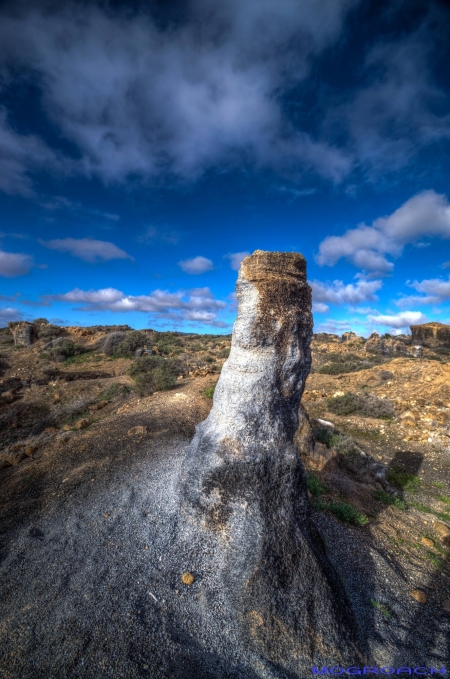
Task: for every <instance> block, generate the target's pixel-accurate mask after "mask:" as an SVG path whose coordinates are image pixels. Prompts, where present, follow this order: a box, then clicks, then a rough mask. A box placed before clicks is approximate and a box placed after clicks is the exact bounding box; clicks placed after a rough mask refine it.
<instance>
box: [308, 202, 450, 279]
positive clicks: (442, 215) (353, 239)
mask: <svg viewBox="0 0 450 679" xmlns="http://www.w3.org/2000/svg"><path fill="white" fill-rule="evenodd" d="M423 237H427V238H430V237H438V238H442V239H450V205H449V203H448V200H447V198H446V196H445V195H441V194H437V193H436V192H435V191H423V192H421V193H419V194H417V195H415V196H413V197H412V198H410V199H409V200H407V201H406V202H405V203H403V205H401V206H400V207H399V208H398V209H397V210H395V212H393V213H392V214H391V215H388V216H386V217H379V218H378V219H376V220H375V221H374V222H372V224H371V225H370V226H367V225H366V224H360V225H359V226H358V227H357V228H356V229H349V230H348V231H346V232H345V233H344V235H343V236H329V237H328V238H325V240H323V241H322V242H321V244H320V246H319V253H318V255H317V257H316V260H317V262H318V263H319V264H320V265H321V266H323V265H328V266H334V264H336V262H338V261H339V260H340V259H343V258H344V259H346V260H347V261H349V262H351V263H352V264H354V265H355V266H357V267H359V268H362V269H366V270H372V271H378V272H389V271H391V270H392V269H393V267H394V265H393V263H392V262H391V261H389V260H388V259H387V258H386V255H390V256H392V257H399V256H400V255H401V254H402V251H403V248H404V247H405V245H407V244H408V243H415V242H417V241H418V240H419V239H420V238H423Z"/></svg>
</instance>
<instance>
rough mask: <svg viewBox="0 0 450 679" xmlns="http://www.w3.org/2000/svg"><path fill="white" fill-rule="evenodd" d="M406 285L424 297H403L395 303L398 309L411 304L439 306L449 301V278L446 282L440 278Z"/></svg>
mask: <svg viewBox="0 0 450 679" xmlns="http://www.w3.org/2000/svg"><path fill="white" fill-rule="evenodd" d="M408 285H409V286H410V287H411V288H414V289H415V290H417V292H423V293H424V294H425V296H420V295H405V296H404V297H402V298H401V299H399V300H398V301H397V302H396V304H397V306H399V307H403V306H410V305H412V304H441V303H442V302H446V301H447V300H449V299H450V276H449V278H448V279H447V280H446V281H445V280H443V279H442V278H430V279H428V280H423V281H420V282H419V281H414V282H413V283H408Z"/></svg>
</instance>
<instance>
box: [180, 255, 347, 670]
mask: <svg viewBox="0 0 450 679" xmlns="http://www.w3.org/2000/svg"><path fill="white" fill-rule="evenodd" d="M236 293H237V298H238V303H239V311H238V316H237V319H236V323H235V326H234V330H233V337H232V343H231V352H230V356H229V358H228V360H227V362H226V363H225V365H224V367H223V369H222V373H221V376H220V379H219V381H218V383H217V386H216V390H215V394H214V402H213V407H212V410H211V412H210V414H209V416H208V418H207V419H206V420H205V421H204V422H202V423H201V424H200V425H199V426H198V427H197V431H196V434H195V437H194V439H193V441H192V443H191V445H190V447H189V451H188V455H187V458H186V462H185V470H184V474H183V477H182V480H181V485H180V493H181V502H182V511H183V514H184V516H185V517H186V520H189V521H190V522H195V523H196V525H197V527H198V530H199V531H205V532H207V533H208V532H209V533H213V534H214V535H215V536H216V538H217V542H216V544H217V547H216V549H217V550H219V551H220V555H219V557H217V555H216V558H215V563H216V564H217V563H219V564H220V569H221V573H220V582H221V586H223V590H224V592H225V595H226V600H227V602H228V603H227V605H229V607H230V608H231V609H232V613H233V618H234V619H235V620H236V621H237V623H238V625H239V630H240V631H239V635H240V639H241V642H242V645H243V647H247V648H248V649H249V651H251V652H252V653H256V654H258V655H259V656H260V657H261V658H264V659H266V660H267V661H269V662H270V663H273V664H274V665H275V666H277V667H280V669H281V668H283V669H284V670H286V671H288V672H294V673H295V672H299V671H300V670H301V671H304V667H305V666H307V664H308V663H311V662H314V663H320V662H324V663H326V662H332V663H336V662H340V661H342V662H344V661H348V662H350V663H352V662H355V661H356V662H357V661H358V652H357V650H356V646H355V639H356V636H355V632H354V627H353V622H352V616H351V610H350V606H349V603H348V601H347V599H346V597H345V595H344V594H343V591H342V585H341V582H340V580H339V579H338V578H337V576H336V573H335V571H334V570H333V568H332V566H331V564H330V562H329V560H328V558H327V556H326V553H325V550H324V546H323V543H322V540H321V538H320V536H319V534H318V533H317V531H316V529H315V528H314V525H313V524H312V522H311V517H310V508H309V503H308V498H307V490H306V475H305V472H304V469H303V466H302V463H301V460H300V456H299V452H298V450H297V447H296V445H295V444H294V435H295V432H296V430H297V427H298V424H299V419H298V418H299V404H300V399H301V396H302V393H303V389H304V386H305V380H306V377H307V375H308V372H309V369H310V363H311V358H310V349H309V344H310V339H311V334H312V316H311V290H310V288H309V286H308V284H307V282H306V261H305V259H304V258H303V256H302V255H300V254H297V253H282V252H263V251H260V250H257V251H256V252H254V253H253V255H251V256H249V257H247V258H246V259H245V260H244V261H243V262H242V265H241V268H240V271H239V277H238V281H237V286H236ZM205 567H207V566H206V564H205ZM205 616H206V617H207V612H206V613H205ZM206 617H205V630H206V629H207V627H208V621H207V619H206ZM305 663H306V665H305ZM295 676H296V675H295Z"/></svg>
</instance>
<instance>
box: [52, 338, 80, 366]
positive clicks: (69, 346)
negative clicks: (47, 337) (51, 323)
mask: <svg viewBox="0 0 450 679" xmlns="http://www.w3.org/2000/svg"><path fill="white" fill-rule="evenodd" d="M85 351H86V349H85V347H83V346H82V345H81V344H75V342H73V341H72V340H71V339H67V338H64V339H62V340H61V341H60V342H57V343H55V344H53V345H52V346H51V347H49V348H48V349H47V350H46V351H45V355H46V357H47V358H49V359H51V360H53V361H60V362H62V361H65V360H66V359H67V358H70V357H71V356H78V355H80V354H83V353H84V352H85Z"/></svg>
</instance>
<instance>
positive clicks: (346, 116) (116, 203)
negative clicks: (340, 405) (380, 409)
mask: <svg viewBox="0 0 450 679" xmlns="http://www.w3.org/2000/svg"><path fill="white" fill-rule="evenodd" d="M449 31H450V6H449V5H448V3H446V2H443V1H438V0H435V1H433V0H430V2H428V3H423V2H418V1H415V0H408V1H406V0H405V1H401V0H394V1H390V2H380V1H378V0H377V2H371V1H368V0H366V1H365V2H364V1H362V0H302V2H299V1H298V0H227V2H226V3H217V2H215V0H192V1H190V2H181V1H178V0H175V1H174V2H172V3H170V7H168V3H162V2H146V3H140V2H136V1H134V2H80V1H78V2H76V3H71V2H66V3H59V4H55V3H48V2H32V1H30V0H27V1H26V2H20V1H19V2H18V1H17V0H14V2H10V3H8V2H4V3H3V4H2V5H1V6H0V206H1V216H2V217H1V223H0V325H6V323H7V322H8V321H10V320H20V319H24V320H32V319H33V318H37V317H42V316H45V317H46V318H48V319H50V320H52V321H53V322H56V323H62V324H72V325H75V324H81V325H92V324H97V323H101V324H117V323H128V324H129V325H131V326H133V327H135V328H144V327H152V328H156V329H160V330H164V329H176V330H183V331H194V332H213V333H224V332H225V333H228V332H231V328H232V324H233V320H234V318H235V313H236V305H235V298H234V295H233V291H234V286H235V281H236V276H237V269H238V267H239V263H240V261H241V259H242V257H243V256H245V254H247V253H251V252H253V251H254V250H256V249H262V250H281V251H284V250H288V251H298V252H301V253H303V255H304V256H305V257H306V259H307V261H308V278H309V282H310V284H311V286H312V288H313V301H314V324H315V331H316V332H319V331H330V332H337V333H339V334H341V333H342V332H343V331H345V330H348V329H353V330H356V331H357V332H359V333H361V334H364V335H366V336H367V335H368V334H370V332H372V331H373V330H377V331H380V332H391V333H400V332H405V331H406V332H408V331H409V325H410V324H411V323H420V322H425V321H429V320H437V321H440V322H444V323H445V322H447V323H450V204H449V200H450V184H449V179H450V160H449V159H450V71H449V69H448V63H450V46H449V43H448V35H449Z"/></svg>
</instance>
